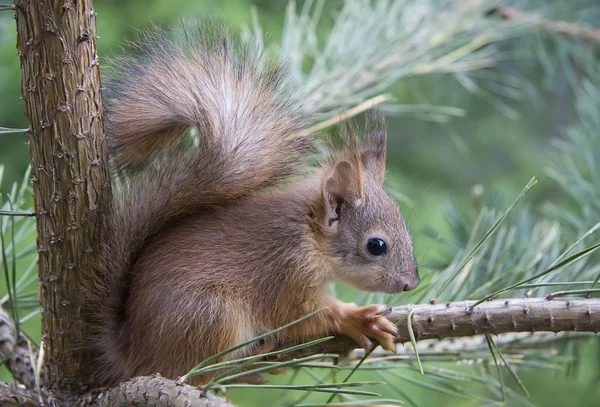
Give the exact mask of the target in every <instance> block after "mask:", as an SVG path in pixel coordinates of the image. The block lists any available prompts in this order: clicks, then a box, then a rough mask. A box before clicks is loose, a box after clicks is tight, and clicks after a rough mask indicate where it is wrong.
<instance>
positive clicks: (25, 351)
mask: <svg viewBox="0 0 600 407" xmlns="http://www.w3.org/2000/svg"><path fill="white" fill-rule="evenodd" d="M0 358H1V359H2V360H3V361H4V362H5V365H6V367H7V368H8V370H9V371H10V373H11V374H12V376H13V377H14V379H15V380H16V381H18V382H19V383H21V384H23V385H25V387H27V388H28V389H34V388H35V387H36V384H35V383H36V381H35V373H34V369H33V364H32V363H33V362H32V361H34V360H35V359H36V355H35V353H34V354H32V353H31V352H30V348H29V345H28V340H27V338H26V337H25V336H24V335H23V333H19V334H18V335H17V332H16V330H15V325H14V323H13V321H12V319H11V318H10V316H9V315H8V314H7V313H6V311H4V309H2V308H1V307H0ZM0 405H2V404H1V403H0Z"/></svg>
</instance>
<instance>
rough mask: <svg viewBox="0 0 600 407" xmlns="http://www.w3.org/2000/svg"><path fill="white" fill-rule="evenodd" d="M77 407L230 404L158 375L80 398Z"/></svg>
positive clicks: (211, 406)
mask: <svg viewBox="0 0 600 407" xmlns="http://www.w3.org/2000/svg"><path fill="white" fill-rule="evenodd" d="M81 400H82V401H81V403H80V404H79V406H80V407H83V406H94V407H118V406H131V405H136V406H149V407H154V406H156V407H159V406H188V407H233V404H230V403H229V402H227V401H226V400H225V399H222V398H219V397H216V396H213V395H211V394H203V393H202V390H199V389H198V388H197V387H193V386H188V385H186V384H182V383H178V382H175V381H173V380H169V379H165V378H164V377H160V376H140V377H134V378H133V379H130V380H127V381H125V382H122V383H119V384H118V385H117V386H115V387H113V388H110V389H108V390H105V391H104V392H102V393H100V394H91V395H89V397H88V396H86V397H82V399H81Z"/></svg>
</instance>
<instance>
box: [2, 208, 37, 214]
mask: <svg viewBox="0 0 600 407" xmlns="http://www.w3.org/2000/svg"><path fill="white" fill-rule="evenodd" d="M0 216H35V212H29V211H5V210H2V209H0Z"/></svg>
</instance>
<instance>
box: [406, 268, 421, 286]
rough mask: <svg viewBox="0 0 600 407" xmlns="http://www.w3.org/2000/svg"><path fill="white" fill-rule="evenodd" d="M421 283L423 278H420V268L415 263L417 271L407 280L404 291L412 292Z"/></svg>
mask: <svg viewBox="0 0 600 407" xmlns="http://www.w3.org/2000/svg"><path fill="white" fill-rule="evenodd" d="M420 282H421V278H420V277H419V266H417V264H416V263H415V269H414V272H413V275H412V276H410V277H409V278H408V279H407V282H406V285H405V286H404V291H410V290H413V289H415V288H417V286H418V285H419V283H420Z"/></svg>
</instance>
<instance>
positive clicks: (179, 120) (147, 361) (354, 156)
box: [88, 27, 419, 384]
mask: <svg viewBox="0 0 600 407" xmlns="http://www.w3.org/2000/svg"><path fill="white" fill-rule="evenodd" d="M186 30H188V31H185V30H184V31H182V33H183V35H180V41H179V42H177V41H172V40H170V39H168V38H167V36H166V35H165V34H163V33H161V32H160V31H155V32H153V34H151V35H147V36H146V37H145V38H144V39H143V41H142V42H141V44H138V45H137V46H136V51H137V52H136V55H133V56H127V57H124V58H123V59H121V60H119V61H118V67H119V70H120V72H118V73H117V74H116V76H117V77H116V78H115V79H113V80H112V81H111V82H109V83H108V85H107V86H106V92H105V95H106V96H107V99H106V121H107V134H108V137H109V150H110V156H111V162H112V164H113V191H114V195H115V199H114V203H113V204H112V205H113V206H112V207H111V208H110V210H109V213H108V214H107V216H106V225H105V227H104V230H103V236H102V245H103V260H102V264H100V265H98V266H97V267H96V268H95V271H94V272H95V276H94V278H95V285H94V286H93V290H91V291H93V292H92V293H91V294H90V295H91V299H90V300H89V302H88V304H89V306H90V309H91V311H92V312H93V314H94V318H95V319H94V328H95V329H96V332H95V336H94V337H95V339H96V342H95V345H96V347H97V350H98V352H99V357H98V360H99V363H98V368H97V370H98V374H99V376H98V382H99V383H100V382H102V383H106V384H109V383H115V382H117V381H119V380H123V379H127V378H130V377H133V376H136V375H144V374H153V373H160V374H162V375H163V376H166V377H169V378H177V377H179V376H181V375H183V374H184V373H186V372H187V371H189V370H190V369H191V368H192V367H193V366H195V365H196V364H198V363H199V362H201V361H202V360H204V359H206V358H208V357H210V356H212V355H214V354H216V353H218V352H220V351H223V350H225V349H227V348H229V347H231V346H233V345H235V344H238V343H241V342H242V341H246V340H249V339H251V338H253V337H255V336H257V335H258V334H261V333H264V332H267V331H270V330H272V329H275V328H278V327H280V326H282V325H285V324H287V323H289V322H291V321H294V320H296V319H298V318H300V317H301V316H303V315H306V314H307V313H310V312H311V311H314V310H317V309H319V308H322V307H324V306H327V307H328V308H327V309H326V310H324V311H322V312H321V313H318V314H317V315H315V316H313V317H311V318H309V319H307V320H305V321H303V322H302V323H299V324H297V325H295V326H293V327H291V328H289V329H288V330H286V331H284V332H282V333H281V335H280V337H278V338H277V339H278V340H285V341H290V342H297V341H302V340H305V339H309V338H316V337H321V336H324V335H329V334H343V335H347V336H349V337H351V338H353V339H354V340H356V342H357V343H358V345H360V346H362V347H368V346H370V345H371V342H370V341H369V339H368V338H372V339H375V340H377V341H379V343H380V344H381V345H382V346H383V347H384V348H385V349H388V350H394V349H395V344H394V334H395V333H396V327H395V325H394V324H392V323H391V322H390V321H388V320H387V319H386V318H384V317H382V316H380V315H378V313H379V312H381V311H382V310H383V309H384V308H385V306H383V305H371V306H366V307H359V306H356V305H354V304H348V303H344V302H341V301H339V300H337V299H336V298H334V297H332V296H331V295H330V294H329V293H328V289H327V287H328V283H330V282H343V283H346V284H348V285H350V286H352V287H355V288H358V289H361V290H366V291H377V292H386V293H399V292H402V291H406V290H411V289H413V288H415V287H416V286H417V285H418V283H419V276H418V273H417V264H416V262H415V259H414V255H413V245H412V240H411V237H410V235H409V233H408V230H407V228H406V225H405V223H404V221H403V218H402V215H401V213H400V210H399V209H398V206H397V204H396V203H395V201H394V200H393V199H392V198H390V197H389V196H388V195H387V193H386V192H385V191H384V189H383V181H384V172H385V141H386V132H385V128H384V123H383V119H382V118H381V117H379V118H378V119H377V120H375V122H374V123H372V126H371V127H372V128H368V129H367V131H366V135H364V136H361V137H358V136H356V135H355V134H352V133H350V134H348V135H346V136H345V137H346V138H347V139H348V142H347V143H346V147H345V148H344V150H343V151H338V152H336V153H333V154H332V157H331V159H329V160H327V162H324V163H322V164H321V165H320V167H319V168H318V169H315V170H314V171H313V172H312V173H311V174H310V175H308V176H305V177H303V178H302V179H301V180H300V181H295V182H291V183H286V184H284V183H283V181H284V180H285V179H286V177H287V176H289V175H293V174H297V173H298V171H299V169H300V168H302V167H303V166H304V165H305V163H306V161H307V159H308V157H309V152H310V150H311V146H312V141H311V139H310V137H309V135H308V134H306V132H305V131H304V130H305V129H306V128H307V127H308V126H307V124H308V123H309V122H308V119H307V115H306V114H305V113H303V109H302V106H301V103H299V102H298V101H296V100H295V99H294V97H293V96H291V95H290V94H289V93H288V92H287V91H286V90H285V86H284V84H283V77H284V75H283V74H282V70H281V68H280V67H277V66H268V65H267V64H266V62H265V61H264V60H263V59H262V58H256V57H253V56H251V55H249V54H248V53H240V52H236V51H235V50H234V49H233V46H232V44H231V41H230V39H229V38H228V36H227V35H226V34H217V35H214V34H210V33H208V34H207V32H206V29H197V28H196V29H191V31H190V28H189V27H188V28H186ZM221 33H222V31H221ZM193 129H195V130H193ZM191 131H192V132H193V131H196V133H194V134H195V135H196V136H197V139H196V141H197V143H196V144H197V145H194V146H191V145H192V142H193V140H192V138H193V137H192V136H193V135H194V134H192V135H191V134H190V132H191ZM186 143H187V144H186ZM182 146H183V147H187V148H183V147H182ZM190 146H191V147H190ZM267 187H268V190H267V191H264V190H265V188H267ZM252 352H256V349H255V348H244V349H242V350H240V351H238V352H237V353H236V354H235V355H234V356H236V357H240V356H243V355H248V354H249V353H252ZM205 380H206V377H204V378H199V379H197V380H196V383H202V382H203V381H205Z"/></svg>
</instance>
